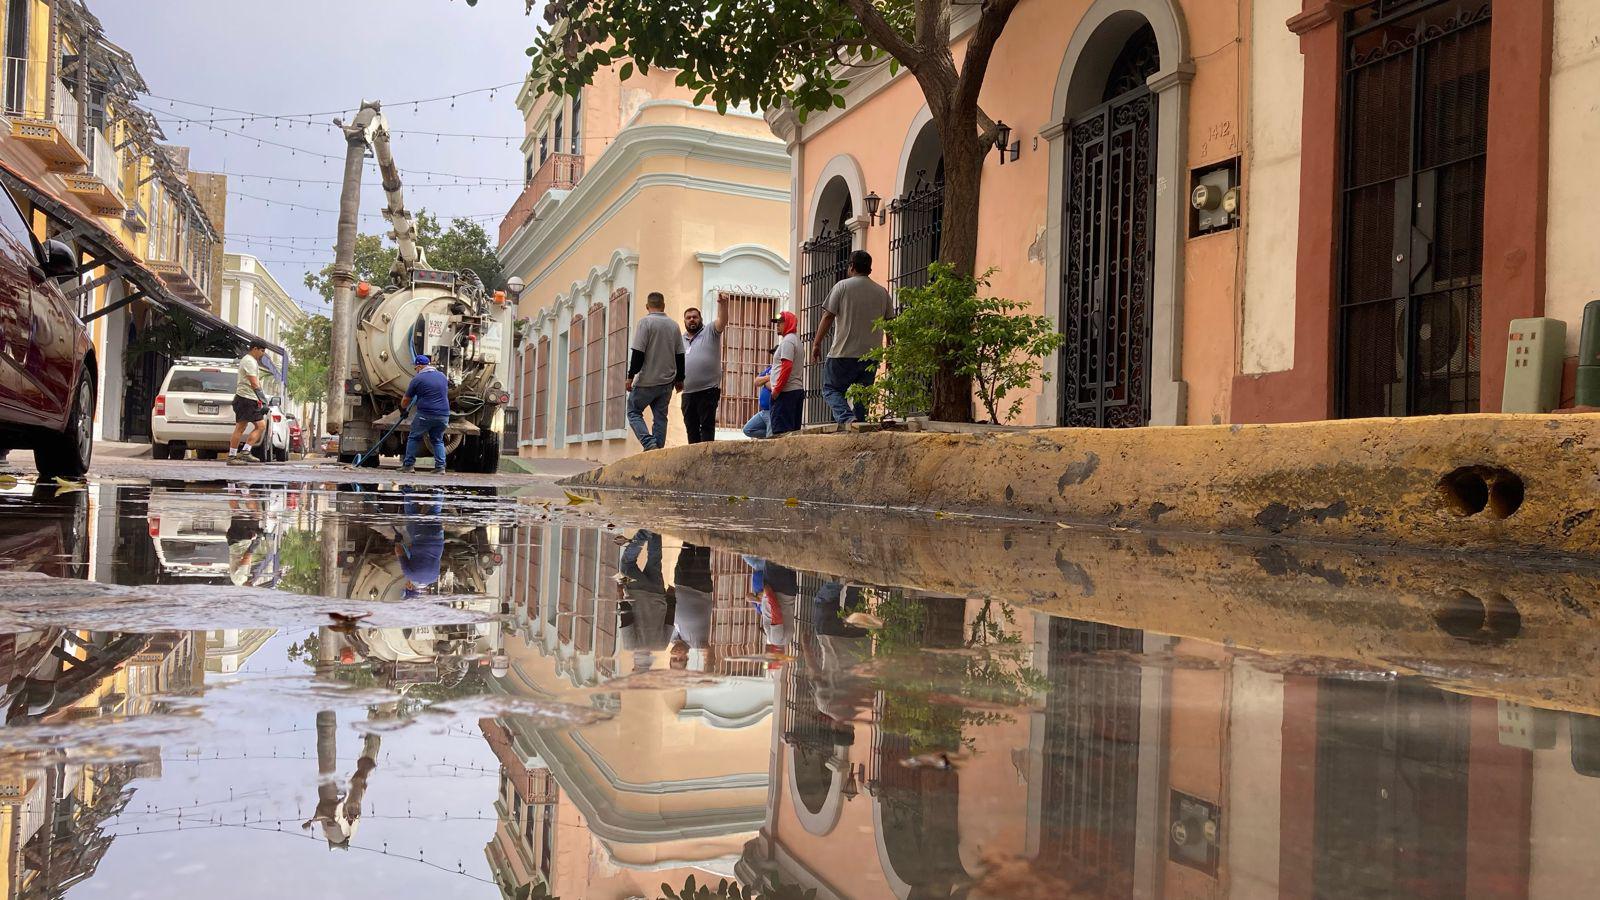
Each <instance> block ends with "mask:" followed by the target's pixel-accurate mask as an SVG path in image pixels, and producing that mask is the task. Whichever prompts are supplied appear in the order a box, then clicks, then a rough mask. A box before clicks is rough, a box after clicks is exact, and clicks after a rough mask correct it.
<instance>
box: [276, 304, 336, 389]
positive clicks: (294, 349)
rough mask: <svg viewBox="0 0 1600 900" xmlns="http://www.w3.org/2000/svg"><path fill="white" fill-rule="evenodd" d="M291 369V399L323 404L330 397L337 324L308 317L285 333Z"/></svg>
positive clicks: (328, 320)
mask: <svg viewBox="0 0 1600 900" xmlns="http://www.w3.org/2000/svg"><path fill="white" fill-rule="evenodd" d="M283 343H284V347H285V348H286V349H288V351H289V357H290V359H291V360H292V363H291V365H290V367H289V384H288V391H289V399H291V400H293V401H295V402H296V403H321V402H322V401H323V400H324V399H325V398H326V397H327V396H328V366H329V356H330V355H331V353H332V351H333V321H332V320H331V319H329V318H328V317H327V316H308V317H306V318H305V319H302V320H301V321H299V322H297V323H296V324H295V325H294V327H293V328H291V329H289V330H288V331H287V332H285V334H284V338H283Z"/></svg>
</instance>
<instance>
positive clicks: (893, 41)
mask: <svg viewBox="0 0 1600 900" xmlns="http://www.w3.org/2000/svg"><path fill="white" fill-rule="evenodd" d="M844 2H845V5H846V6H848V7H850V11H851V12H853V13H855V14H856V18H857V19H858V20H860V22H861V27H862V28H864V29H866V32H867V36H868V37H870V38H872V40H873V41H874V42H875V43H876V44H877V45H878V46H879V47H882V48H883V49H884V50H886V51H888V53H889V54H890V55H891V56H893V57H894V58H895V59H898V60H900V63H901V65H904V66H905V67H906V68H908V69H910V70H911V71H912V72H913V73H914V72H916V71H917V69H918V68H919V67H921V65H922V62H923V59H924V55H923V54H922V52H920V51H919V49H918V48H917V47H914V46H912V45H911V44H909V43H907V42H906V39H905V38H903V37H901V36H900V32H898V31H895V30H894V26H893V25H890V24H889V21H888V20H887V19H885V18H884V17H883V13H880V12H878V8H877V7H876V6H874V5H873V3H872V0H844Z"/></svg>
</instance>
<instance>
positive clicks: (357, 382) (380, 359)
mask: <svg viewBox="0 0 1600 900" xmlns="http://www.w3.org/2000/svg"><path fill="white" fill-rule="evenodd" d="M334 124H336V125H338V126H339V127H340V128H341V129H343V131H344V133H345V138H346V140H347V142H348V144H349V146H348V152H347V156H346V161H345V177H344V186H343V192H342V195H341V198H340V205H339V232H338V242H337V244H336V245H335V255H334V265H333V271H332V281H333V288H334V297H333V316H332V318H333V348H332V349H333V352H332V354H331V365H330V371H329V391H328V396H329V397H330V398H331V400H332V402H330V403H329V409H328V430H329V432H330V433H333V434H337V435H338V436H339V460H340V461H341V462H344V463H351V464H359V465H363V466H376V465H377V464H378V457H379V456H380V455H381V456H398V455H400V454H401V453H402V452H403V451H404V450H405V443H406V438H407V436H408V432H409V424H410V419H409V418H406V417H403V416H402V415H401V409H400V400H401V398H402V397H404V396H405V393H406V387H407V386H408V385H409V384H410V383H411V377H412V375H413V374H414V372H415V370H414V368H413V361H414V360H415V358H416V357H418V356H427V357H429V358H430V359H431V360H432V364H433V366H434V368H437V369H438V370H439V371H441V372H443V373H444V374H445V376H446V377H447V378H448V379H449V382H450V389H449V395H450V425H449V427H448V428H447V429H446V431H445V449H446V454H447V457H448V460H447V467H448V468H449V470H450V471H454V472H494V471H496V470H497V469H498V468H499V465H500V446H501V438H502V433H503V431H504V429H505V418H506V416H505V407H506V404H507V403H508V402H509V401H510V399H511V395H510V393H509V391H510V384H511V373H512V358H513V357H512V350H513V346H512V342H513V335H514V328H513V324H512V317H513V314H514V310H515V300H516V289H517V288H520V282H518V281H517V280H516V279H513V280H512V282H511V284H510V285H509V289H510V290H511V291H512V293H511V296H510V297H509V298H508V296H507V294H506V292H505V291H494V292H492V293H491V292H490V291H488V290H486V289H485V286H484V285H483V283H482V281H481V280H480V279H479V278H478V276H477V274H476V273H475V272H473V271H471V270H463V271H459V272H445V271H438V270H435V269H431V268H429V267H428V260H427V256H426V255H425V254H424V252H423V250H422V248H421V247H419V246H418V245H417V228H416V221H415V218H414V217H413V216H412V214H411V213H410V212H409V211H408V210H407V209H406V206H405V196H404V193H403V191H402V185H401V181H400V170H399V169H398V168H397V167H396V166H395V161H394V153H393V150H392V148H391V147H390V144H389V127H388V123H387V121H386V120H385V119H384V116H383V113H382V108H381V105H380V104H379V103H377V102H376V101H367V102H365V103H363V104H362V106H361V110H360V112H359V113H358V114H357V115H356V118H355V121H354V122H353V123H351V124H350V125H345V124H344V122H343V121H342V120H339V119H335V120H334ZM369 154H370V155H372V156H375V157H376V158H377V163H378V170H379V173H380V175H381V176H382V179H383V191H384V195H385V198H386V200H387V205H386V206H385V207H384V209H383V216H384V218H385V219H386V220H387V221H388V223H389V226H390V228H391V229H392V231H391V233H390V235H389V236H390V238H391V239H393V241H394V242H395V245H396V246H397V247H398V250H399V252H398V255H397V256H396V258H395V262H394V267H393V268H392V269H391V270H390V272H389V273H388V279H387V283H384V284H374V283H371V282H367V281H361V282H359V283H358V282H357V280H356V275H355V243H356V227H357V219H358V216H359V211H360V205H361V175H362V169H363V166H364V164H365V161H366V158H367V156H368V155H369Z"/></svg>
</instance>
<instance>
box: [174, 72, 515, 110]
mask: <svg viewBox="0 0 1600 900" xmlns="http://www.w3.org/2000/svg"><path fill="white" fill-rule="evenodd" d="M524 80H525V79H521V78H519V79H517V80H516V81H508V82H506V83H504V84H495V85H490V86H488V87H481V88H472V89H471V90H466V91H457V92H456V93H454V94H440V95H439V96H437V97H419V98H415V99H412V100H394V101H384V103H383V105H384V106H385V107H386V108H389V109H398V108H399V107H402V106H410V107H412V108H413V109H414V108H416V107H418V106H421V105H422V104H424V103H442V102H444V101H446V100H449V101H452V102H453V101H455V100H458V99H460V98H462V97H470V96H473V95H474V94H484V93H487V94H489V95H491V96H490V98H489V99H491V100H492V99H494V97H493V94H494V93H495V92H497V91H503V90H505V89H506V88H509V87H521V86H522V84H523V81H524ZM145 96H146V97H148V98H150V99H152V100H164V101H166V102H167V103H168V104H169V105H171V104H177V103H182V104H183V105H185V106H193V107H197V108H198V107H205V108H206V109H209V110H211V111H212V112H213V113H214V112H216V111H217V110H219V109H220V110H222V111H223V112H231V113H238V114H239V115H240V116H243V117H249V118H255V119H271V118H310V117H313V116H337V115H353V114H354V113H353V112H352V111H351V110H350V109H349V108H348V107H346V108H341V109H328V110H320V111H317V112H308V113H285V114H273V113H263V112H257V111H255V110H250V109H239V108H237V107H232V106H219V105H217V104H215V103H201V102H199V101H197V100H183V99H180V98H178V97H168V96H165V95H162V94H149V93H147V94H145Z"/></svg>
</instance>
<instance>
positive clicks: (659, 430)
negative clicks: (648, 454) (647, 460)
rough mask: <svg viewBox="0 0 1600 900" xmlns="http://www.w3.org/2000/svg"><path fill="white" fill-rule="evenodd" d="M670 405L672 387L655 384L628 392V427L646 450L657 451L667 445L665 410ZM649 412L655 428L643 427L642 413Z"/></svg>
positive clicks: (635, 387)
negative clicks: (647, 410)
mask: <svg viewBox="0 0 1600 900" xmlns="http://www.w3.org/2000/svg"><path fill="white" fill-rule="evenodd" d="M671 405H672V385H670V384H657V385H651V386H650V387H640V386H639V385H634V386H633V390H631V391H629V392H628V426H629V427H630V428H632V429H633V434H634V437H637V438H638V439H639V445H640V446H642V447H644V449H646V450H659V449H661V448H662V447H665V446H666V445H667V410H668V409H669V408H670V407H671ZM646 409H649V410H650V414H651V417H652V418H653V419H654V421H655V428H654V429H653V431H652V429H649V428H646V427H645V425H644V411H645V410H646Z"/></svg>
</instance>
